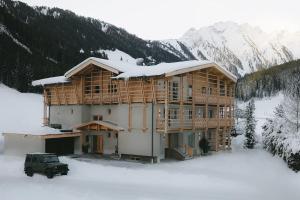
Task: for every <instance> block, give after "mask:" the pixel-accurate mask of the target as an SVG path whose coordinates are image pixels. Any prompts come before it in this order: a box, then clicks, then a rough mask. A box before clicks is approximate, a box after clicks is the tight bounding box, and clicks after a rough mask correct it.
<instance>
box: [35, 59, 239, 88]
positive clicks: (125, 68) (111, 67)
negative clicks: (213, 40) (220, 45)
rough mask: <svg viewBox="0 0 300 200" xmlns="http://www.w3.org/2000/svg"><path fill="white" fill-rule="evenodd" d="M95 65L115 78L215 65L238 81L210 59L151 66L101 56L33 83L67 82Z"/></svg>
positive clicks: (184, 70)
mask: <svg viewBox="0 0 300 200" xmlns="http://www.w3.org/2000/svg"><path fill="white" fill-rule="evenodd" d="M91 64H93V65H95V66H98V67H101V68H103V69H106V70H108V71H111V72H113V73H115V74H117V76H116V77H112V78H115V79H121V78H122V79H127V78H130V77H144V76H161V75H165V76H166V77H168V76H174V75H177V74H182V73H186V72H191V71H195V70H199V69H205V68H208V67H213V68H215V69H217V70H219V71H220V72H222V73H223V74H224V75H225V76H227V77H228V78H229V79H231V80H232V81H234V82H236V81H237V78H236V76H235V75H233V74H232V73H231V72H229V71H228V70H227V69H225V68H223V67H221V66H220V65H218V64H216V63H214V62H211V61H208V60H202V61H200V60H190V61H181V62H173V63H160V64H157V65H151V66H138V65H136V64H133V63H128V62H123V61H111V60H105V59H101V58H95V57H90V58H87V59H86V60H84V61H82V62H81V63H79V64H78V65H76V66H75V67H73V68H72V69H70V70H69V71H67V72H66V73H65V74H64V76H61V77H60V78H59V77H53V78H48V79H41V80H38V81H33V82H32V84H33V85H46V84H55V83H64V82H67V81H68V79H69V78H70V77H72V76H74V75H75V74H77V73H79V72H80V71H82V70H83V69H85V68H86V67H88V66H89V65H91Z"/></svg>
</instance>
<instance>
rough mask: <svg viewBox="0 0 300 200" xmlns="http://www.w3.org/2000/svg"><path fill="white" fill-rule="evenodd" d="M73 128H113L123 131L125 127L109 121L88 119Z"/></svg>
mask: <svg viewBox="0 0 300 200" xmlns="http://www.w3.org/2000/svg"><path fill="white" fill-rule="evenodd" d="M74 129H77V130H95V131H100V130H113V131H124V130H125V129H124V128H122V127H120V126H118V125H117V124H115V123H113V122H109V121H90V122H86V123H83V124H80V125H78V126H75V127H74Z"/></svg>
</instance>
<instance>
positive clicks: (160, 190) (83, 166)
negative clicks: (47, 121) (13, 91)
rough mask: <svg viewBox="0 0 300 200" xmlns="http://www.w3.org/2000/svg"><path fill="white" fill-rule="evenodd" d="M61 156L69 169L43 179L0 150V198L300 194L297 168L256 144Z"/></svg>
mask: <svg viewBox="0 0 300 200" xmlns="http://www.w3.org/2000/svg"><path fill="white" fill-rule="evenodd" d="M235 143H238V142H236V141H235ZM235 146H237V144H235ZM61 160H62V161H63V162H65V163H68V164H69V167H70V173H69V175H68V176H57V177H55V178H54V179H52V180H48V179H47V178H46V177H45V176H42V175H38V174H35V175H34V176H33V177H32V178H30V177H27V176H26V175H25V174H24V172H23V162H24V158H19V157H8V156H1V155H0V163H1V164H0V199H1V200H12V199H13V200H19V199H20V200H23V199H32V200H34V199H41V196H42V199H44V200H47V199H49V200H50V199H51V200H53V199H71V200H77V199H78V200H79V199H80V200H84V199H87V200H93V199H97V200H98V199H147V200H148V199H181V200H182V199H197V200H199V199H205V200H211V199H212V200H235V199H236V200H241V199H242V200H248V199H249V200H254V199H255V200H260V199H261V200H268V199H270V200H277V199H278V200H282V199H287V200H294V199H295V200H297V199H300V190H299V187H300V174H295V173H294V172H293V171H291V170H289V169H288V168H287V167H286V164H285V163H284V162H283V161H282V159H280V158H276V157H272V156H271V154H269V153H267V152H265V151H263V150H261V149H256V150H252V151H245V150H242V149H240V148H238V147H235V148H234V149H233V151H232V152H224V153H217V154H215V155H212V156H207V157H199V158H196V159H193V160H189V161H183V162H175V161H174V162H162V163H160V164H154V165H151V164H139V163H133V162H126V161H107V160H87V159H86V160H85V161H78V160H74V159H70V158H62V159H61Z"/></svg>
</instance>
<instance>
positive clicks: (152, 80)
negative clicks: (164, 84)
mask: <svg viewBox="0 0 300 200" xmlns="http://www.w3.org/2000/svg"><path fill="white" fill-rule="evenodd" d="M151 86H152V87H151V88H152V95H151V98H152V100H151V101H152V102H153V103H156V90H155V80H154V79H153V78H151Z"/></svg>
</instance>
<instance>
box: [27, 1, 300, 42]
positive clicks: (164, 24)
mask: <svg viewBox="0 0 300 200" xmlns="http://www.w3.org/2000/svg"><path fill="white" fill-rule="evenodd" d="M21 1H23V2H26V3H28V4H29V5H45V6H49V7H59V8H63V9H68V10H71V11H73V12H75V13H77V14H79V15H83V16H88V17H93V18H97V19H100V20H103V21H105V22H109V23H111V24H114V25H116V26H119V27H122V28H125V29H126V30H127V31H129V32H130V33H133V34H136V35H137V36H139V37H142V38H144V39H171V38H179V37H180V36H182V35H183V34H184V33H185V32H186V31H187V30H188V29H190V28H192V27H194V28H200V27H202V26H208V25H212V24H213V23H215V22H219V21H234V22H237V23H249V24H250V25H253V26H260V27H261V28H262V29H263V30H265V31H267V32H270V31H273V30H280V29H284V30H288V31H292V32H294V31H298V30H300V1H299V0H247V1H245V0H21Z"/></svg>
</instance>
